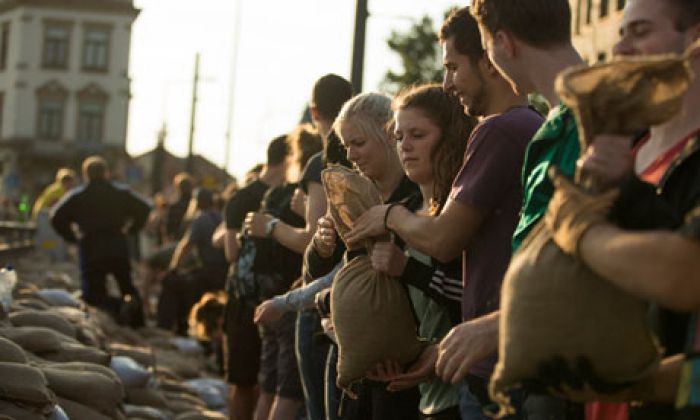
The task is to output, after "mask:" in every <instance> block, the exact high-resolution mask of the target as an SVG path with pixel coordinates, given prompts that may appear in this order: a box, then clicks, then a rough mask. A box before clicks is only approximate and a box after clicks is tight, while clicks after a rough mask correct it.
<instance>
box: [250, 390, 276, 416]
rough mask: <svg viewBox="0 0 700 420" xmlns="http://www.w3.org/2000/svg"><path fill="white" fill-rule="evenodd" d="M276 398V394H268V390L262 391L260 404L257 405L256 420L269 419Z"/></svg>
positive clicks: (259, 398)
mask: <svg viewBox="0 0 700 420" xmlns="http://www.w3.org/2000/svg"><path fill="white" fill-rule="evenodd" d="M274 400H275V395H274V394H268V393H267V392H263V391H261V392H260V396H259V397H258V404H257V406H256V407H255V417H254V419H255V420H268V418H269V416H270V410H271V409H272V403H273V402H274Z"/></svg>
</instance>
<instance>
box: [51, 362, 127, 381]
mask: <svg viewBox="0 0 700 420" xmlns="http://www.w3.org/2000/svg"><path fill="white" fill-rule="evenodd" d="M40 367H42V368H44V367H51V368H54V369H61V370H66V371H69V372H93V373H99V374H100V375H103V376H105V377H107V379H109V380H110V381H112V382H120V379H119V376H118V375H117V374H116V373H115V372H114V371H113V370H112V369H110V368H108V367H106V366H103V365H98V364H95V363H84V362H65V363H50V362H47V363H44V364H42V365H40Z"/></svg>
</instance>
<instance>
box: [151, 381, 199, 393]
mask: <svg viewBox="0 0 700 420" xmlns="http://www.w3.org/2000/svg"><path fill="white" fill-rule="evenodd" d="M196 380H198V379H190V380H188V382H189V381H196ZM158 388H160V389H162V390H163V391H168V392H184V393H187V394H191V395H199V393H198V392H197V391H196V390H195V389H194V388H193V387H192V386H190V385H188V384H186V383H185V382H181V381H177V380H171V379H167V378H162V379H160V380H159V381H158Z"/></svg>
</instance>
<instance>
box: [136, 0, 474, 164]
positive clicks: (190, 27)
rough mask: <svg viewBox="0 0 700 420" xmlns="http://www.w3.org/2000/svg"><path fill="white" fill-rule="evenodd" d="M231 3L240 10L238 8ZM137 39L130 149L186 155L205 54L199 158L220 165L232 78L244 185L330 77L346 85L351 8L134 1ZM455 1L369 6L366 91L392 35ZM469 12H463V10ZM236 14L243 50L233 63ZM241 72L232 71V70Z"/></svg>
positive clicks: (386, 59) (382, 0)
mask: <svg viewBox="0 0 700 420" xmlns="http://www.w3.org/2000/svg"><path fill="white" fill-rule="evenodd" d="M234 1H238V2H239V3H238V4H237V5H236V4H234ZM135 4H136V7H138V8H140V9H141V14H140V15H139V17H138V18H137V19H136V21H135V23H134V26H133V32H132V39H131V65H130V73H131V77H132V94H133V97H132V102H131V108H130V115H129V131H128V139H127V148H128V150H129V152H130V153H132V154H140V153H143V152H144V151H147V150H149V149H151V148H153V146H154V145H155V142H156V133H157V132H158V130H159V129H160V127H161V126H162V124H163V122H164V121H165V122H166V123H167V128H168V137H167V140H166V147H167V148H168V149H169V150H170V151H171V152H173V153H175V154H177V155H180V156H183V155H185V154H186V151H187V137H188V133H189V121H190V108H191V107H190V104H191V95H192V77H193V74H194V57H195V54H196V52H200V53H201V59H200V60H201V61H200V78H201V79H200V85H199V102H198V107H197V118H196V123H195V141H194V150H195V153H200V154H203V155H204V156H206V157H207V158H209V159H210V160H212V161H213V162H215V163H217V164H219V165H221V164H223V162H224V154H225V152H224V150H225V149H224V143H225V140H224V139H225V133H226V126H227V118H228V115H229V102H230V100H229V98H230V94H229V93H230V92H231V89H232V87H231V75H232V73H233V72H235V74H236V78H235V82H234V83H235V87H234V88H233V89H234V92H235V94H234V102H233V103H234V110H233V131H232V136H231V137H232V144H231V155H230V160H229V162H230V165H229V170H230V171H231V172H232V173H233V174H235V175H237V176H240V175H241V174H243V173H245V172H246V170H247V169H248V168H250V167H251V166H253V165H254V164H255V163H257V162H259V161H262V160H264V156H265V148H266V145H267V142H268V141H269V140H270V139H271V138H273V137H274V136H276V135H278V134H282V133H285V132H288V131H289V130H290V129H291V128H293V127H294V124H296V123H297V122H298V120H299V118H300V117H301V113H302V111H303V109H304V106H305V104H306V102H307V101H308V98H309V93H310V90H311V86H312V84H313V82H314V80H316V79H317V78H318V77H320V76H322V75H324V74H326V73H331V72H332V73H337V74H339V75H341V76H344V77H347V78H348V79H349V77H350V60H351V55H352V37H353V28H354V19H355V1H354V0H296V1H288V0H276V1H271V0H197V1H192V0H188V1H185V0H167V1H165V0H136V1H135ZM460 4H461V3H460V2H457V1H454V0H370V1H369V10H370V18H369V20H368V23H367V40H366V51H365V52H366V54H365V75H364V90H365V91H368V90H375V89H378V87H379V82H380V81H381V80H382V77H383V75H384V73H385V72H386V70H387V69H388V68H390V67H394V68H397V67H398V65H399V60H398V58H397V57H396V56H395V55H394V54H393V53H392V52H391V51H390V50H389V49H388V47H387V46H386V39H387V38H388V37H389V35H390V33H391V31H392V30H394V29H398V30H402V29H404V30H405V29H406V28H408V27H409V26H410V24H411V19H416V20H417V19H419V18H420V17H422V16H423V15H425V14H429V15H430V16H432V17H433V20H434V21H435V24H436V26H437V25H439V24H440V22H441V20H442V16H443V13H444V11H445V10H447V9H448V8H449V7H450V6H454V5H460ZM465 4H466V3H465ZM236 10H238V11H239V12H240V22H241V27H240V31H239V35H240V38H239V50H238V59H237V60H236V63H234V62H233V44H234V33H235V22H236V17H235V15H236ZM234 65H235V68H234Z"/></svg>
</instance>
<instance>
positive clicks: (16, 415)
mask: <svg viewBox="0 0 700 420" xmlns="http://www.w3.org/2000/svg"><path fill="white" fill-rule="evenodd" d="M51 409H52V408H51V406H50V405H47V406H45V407H33V406H31V405H26V404H20V403H17V402H13V401H6V400H2V399H0V420H4V419H12V420H46V417H47V416H48V415H49V413H50V412H51Z"/></svg>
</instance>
